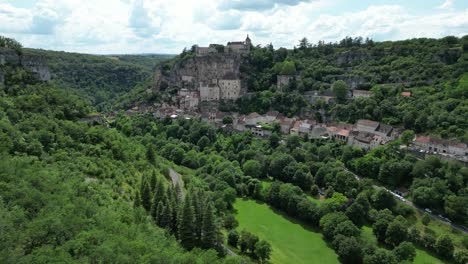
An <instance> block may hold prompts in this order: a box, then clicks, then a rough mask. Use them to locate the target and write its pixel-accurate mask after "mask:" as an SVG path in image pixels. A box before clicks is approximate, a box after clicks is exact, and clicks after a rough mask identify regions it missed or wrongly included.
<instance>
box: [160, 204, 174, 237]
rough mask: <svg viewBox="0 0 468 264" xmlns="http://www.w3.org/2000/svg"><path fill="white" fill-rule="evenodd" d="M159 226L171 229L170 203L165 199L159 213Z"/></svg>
mask: <svg viewBox="0 0 468 264" xmlns="http://www.w3.org/2000/svg"><path fill="white" fill-rule="evenodd" d="M159 221H160V226H161V227H163V228H166V229H167V230H169V231H172V204H171V202H169V201H167V202H166V205H165V206H164V209H163V211H162V214H161V218H160V220H159Z"/></svg>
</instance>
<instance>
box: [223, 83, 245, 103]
mask: <svg viewBox="0 0 468 264" xmlns="http://www.w3.org/2000/svg"><path fill="white" fill-rule="evenodd" d="M218 85H219V88H220V97H221V99H232V100H235V99H237V98H239V95H240V91H241V82H240V80H219V82H218Z"/></svg>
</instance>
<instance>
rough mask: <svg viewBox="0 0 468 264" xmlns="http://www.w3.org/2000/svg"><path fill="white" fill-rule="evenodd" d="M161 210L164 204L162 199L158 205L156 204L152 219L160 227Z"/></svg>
mask: <svg viewBox="0 0 468 264" xmlns="http://www.w3.org/2000/svg"><path fill="white" fill-rule="evenodd" d="M163 211H164V204H163V202H162V201H160V202H159V203H158V205H157V206H156V210H155V215H154V221H155V222H156V224H157V225H158V226H161V227H162V225H161V220H162V218H163Z"/></svg>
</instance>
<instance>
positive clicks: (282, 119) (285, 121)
mask: <svg viewBox="0 0 468 264" xmlns="http://www.w3.org/2000/svg"><path fill="white" fill-rule="evenodd" d="M278 120H279V124H280V127H281V133H283V134H289V131H290V130H291V128H292V127H293V125H294V122H296V118H289V117H286V116H284V115H279V116H278Z"/></svg>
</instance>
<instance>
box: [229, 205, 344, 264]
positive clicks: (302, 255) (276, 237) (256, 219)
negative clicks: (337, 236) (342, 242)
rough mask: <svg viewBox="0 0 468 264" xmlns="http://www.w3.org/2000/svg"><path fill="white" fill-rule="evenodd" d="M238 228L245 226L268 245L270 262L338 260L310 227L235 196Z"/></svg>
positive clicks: (325, 261) (331, 261) (319, 235)
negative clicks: (269, 245) (270, 247)
mask: <svg viewBox="0 0 468 264" xmlns="http://www.w3.org/2000/svg"><path fill="white" fill-rule="evenodd" d="M234 208H235V209H236V210H237V214H236V218H237V220H238V221H239V227H238V230H239V231H240V230H242V229H244V228H245V229H246V230H247V231H250V232H252V233H254V234H255V235H257V236H259V237H260V238H261V239H265V240H267V241H268V242H269V243H270V244H271V246H272V249H273V251H272V254H271V263H273V264H275V263H278V264H279V263H281V264H288V263H291V264H293V263H294V264H300V263H321V264H328V263H339V261H338V256H337V255H336V254H335V252H334V251H333V249H332V248H330V247H329V246H328V245H327V243H326V242H325V241H324V240H323V239H322V235H321V234H320V233H319V232H317V231H314V230H313V229H312V228H309V227H305V226H303V225H301V224H300V223H297V222H295V221H291V220H290V219H289V218H286V217H285V216H283V215H281V214H279V213H276V212H275V211H273V210H272V209H271V208H270V207H269V206H268V205H266V204H263V203H258V202H256V201H254V200H244V199H237V200H236V202H235V203H234Z"/></svg>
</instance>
